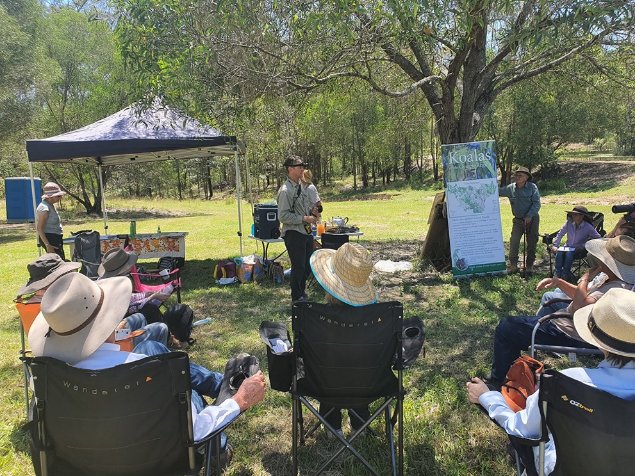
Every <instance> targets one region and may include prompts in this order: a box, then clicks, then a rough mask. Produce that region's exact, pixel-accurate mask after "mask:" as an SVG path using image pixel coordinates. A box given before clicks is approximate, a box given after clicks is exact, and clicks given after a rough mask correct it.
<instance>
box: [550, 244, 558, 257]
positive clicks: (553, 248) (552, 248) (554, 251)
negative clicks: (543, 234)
mask: <svg viewBox="0 0 635 476" xmlns="http://www.w3.org/2000/svg"><path fill="white" fill-rule="evenodd" d="M551 252H552V253H553V254H554V255H555V254H556V253H557V252H558V247H557V246H552V247H551Z"/></svg>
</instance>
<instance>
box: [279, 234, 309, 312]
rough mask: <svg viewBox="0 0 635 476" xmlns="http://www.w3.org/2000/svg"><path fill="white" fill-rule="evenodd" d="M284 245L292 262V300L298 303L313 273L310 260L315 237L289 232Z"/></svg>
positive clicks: (285, 236)
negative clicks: (307, 280) (310, 274)
mask: <svg viewBox="0 0 635 476" xmlns="http://www.w3.org/2000/svg"><path fill="white" fill-rule="evenodd" d="M284 245H285V246H286V247H287V251H288V252H289V259H290V260H291V283H290V286H291V300H292V301H296V300H298V299H300V298H301V297H302V295H303V294H304V290H305V288H306V279H307V278H308V276H309V273H310V272H311V266H310V265H309V258H311V253H313V235H305V234H304V233H300V232H298V231H294V230H290V231H287V232H286V233H285V234H284Z"/></svg>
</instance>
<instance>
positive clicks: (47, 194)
mask: <svg viewBox="0 0 635 476" xmlns="http://www.w3.org/2000/svg"><path fill="white" fill-rule="evenodd" d="M64 195H66V192H65V191H64V190H62V189H61V188H60V186H59V185H57V184H56V183H55V182H47V183H46V184H45V185H44V187H43V188H42V200H44V199H47V198H53V197H62V196H64Z"/></svg>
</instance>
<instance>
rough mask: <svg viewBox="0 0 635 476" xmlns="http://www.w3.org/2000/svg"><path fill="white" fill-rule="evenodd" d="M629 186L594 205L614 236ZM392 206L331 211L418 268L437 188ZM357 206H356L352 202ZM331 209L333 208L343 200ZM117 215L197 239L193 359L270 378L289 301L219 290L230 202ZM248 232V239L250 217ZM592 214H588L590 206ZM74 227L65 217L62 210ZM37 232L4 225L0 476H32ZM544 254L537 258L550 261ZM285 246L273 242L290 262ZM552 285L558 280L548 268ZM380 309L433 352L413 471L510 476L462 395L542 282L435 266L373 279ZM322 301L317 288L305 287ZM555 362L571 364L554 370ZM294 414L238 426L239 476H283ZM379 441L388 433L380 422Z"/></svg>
mask: <svg viewBox="0 0 635 476" xmlns="http://www.w3.org/2000/svg"><path fill="white" fill-rule="evenodd" d="M630 180H631V179H628V180H627V184H624V182H620V185H619V186H618V187H615V188H612V189H611V190H610V191H608V192H605V193H604V195H603V196H602V201H603V203H597V204H595V205H594V206H593V207H592V208H593V209H594V210H598V211H603V212H604V213H606V214H607V224H606V227H607V229H610V228H611V227H612V225H613V224H614V223H615V222H616V221H617V218H618V217H616V216H613V215H612V214H611V213H610V210H609V209H610V205H611V204H612V203H614V202H613V200H618V199H621V198H622V195H621V194H622V189H623V187H627V188H628V187H631V189H630V190H631V193H632V183H631V181H630ZM382 193H383V194H388V195H390V199H382V200H372V199H370V200H347V201H332V202H327V206H326V212H325V214H324V215H325V217H327V218H328V217H331V216H335V215H341V216H348V217H350V222H351V223H352V224H357V225H358V226H360V228H361V229H362V230H363V231H364V233H365V236H364V237H363V238H362V241H361V242H362V243H363V244H365V245H366V246H368V247H369V249H370V250H371V252H372V254H373V258H374V259H379V258H383V259H387V258H388V259H395V260H400V259H411V260H415V259H416V252H417V249H418V246H419V244H420V240H421V238H422V237H423V236H424V235H425V230H426V229H427V223H426V222H427V217H428V213H429V209H430V205H431V203H432V198H433V196H434V191H432V190H431V191H420V190H412V189H409V188H407V187H400V188H398V189H394V190H389V191H386V190H383V191H382ZM346 198H348V197H346ZM333 199H335V197H333ZM585 200H588V197H587V196H586V195H585V194H584V193H583V192H577V193H570V194H559V195H547V196H545V197H544V200H543V202H544V203H545V205H544V206H543V209H542V211H541V229H542V230H544V231H546V232H551V231H555V230H557V229H559V227H560V226H561V225H562V223H563V222H564V218H565V213H564V212H565V211H566V210H567V209H570V208H571V207H572V206H573V205H575V204H578V203H587V202H585ZM109 207H113V208H117V209H120V210H124V209H125V210H126V212H125V213H124V212H122V214H120V215H117V214H115V216H114V219H113V220H112V221H111V225H110V232H111V233H126V232H127V231H128V227H129V221H128V220H129V219H130V217H134V216H135V214H134V213H133V212H130V211H129V210H140V211H141V212H140V213H139V214H138V215H137V216H136V217H137V231H138V232H139V233H141V232H152V231H155V230H156V229H157V227H158V226H160V227H161V229H162V230H163V231H188V232H189V235H188V237H187V265H186V267H185V269H184V283H185V291H184V294H183V300H184V302H186V303H189V304H190V305H192V307H193V308H194V311H195V315H196V318H202V317H207V316H211V317H212V318H213V322H212V324H210V325H206V326H202V327H200V328H197V329H196V330H195V334H194V337H195V338H196V339H197V344H196V345H195V346H193V347H192V348H191V349H190V355H191V358H192V360H194V361H196V362H199V363H201V364H203V365H206V366H209V367H210V368H214V369H222V368H223V366H224V364H225V362H226V360H227V359H228V357H230V356H231V355H233V354H235V353H237V352H239V351H246V352H250V353H252V354H254V355H256V356H257V357H258V358H259V359H260V361H261V364H262V366H263V368H266V356H265V349H264V346H263V344H262V343H261V342H260V340H259V337H258V334H257V329H258V326H259V324H260V322H261V321H263V320H265V319H267V320H274V321H283V322H288V319H289V305H290V299H289V292H288V287H286V286H274V285H272V284H271V283H262V284H255V283H251V284H246V285H241V286H231V287H226V288H221V287H218V286H216V285H214V284H213V281H212V269H213V264H214V262H215V260H218V259H222V258H226V257H228V256H236V255H237V254H238V239H237V237H236V234H235V233H236V230H237V225H236V210H235V204H234V202H233V200H231V199H224V200H215V201H211V202H208V201H199V200H197V201H183V202H178V201H173V200H162V201H160V202H153V201H142V200H139V201H131V200H117V199H115V200H110V201H109ZM245 207H246V210H247V212H246V213H245V215H246V216H245V218H244V222H243V229H244V230H248V229H249V226H250V225H251V217H250V216H249V212H248V208H247V206H246V205H245ZM590 208H591V207H590ZM501 211H502V217H503V233H504V237H505V241H507V237H508V235H509V232H510V230H511V215H510V212H509V205H508V203H507V200H503V201H501ZM62 217H63V219H64V214H63V213H62ZM65 224H66V227H65V230H66V233H67V234H68V232H69V231H71V230H79V229H83V228H95V229H99V230H100V231H101V230H102V228H101V221H100V220H98V219H91V220H83V219H81V217H79V216H76V217H74V219H73V220H70V221H67V220H65ZM34 242H35V239H34V232H33V231H32V227H31V226H0V244H2V257H3V259H2V260H0V349H2V350H1V351H0V399H1V402H2V403H1V405H2V407H1V408H2V416H0V474H3V475H4V474H6V475H32V474H33V472H32V469H31V468H30V460H29V455H28V445H27V442H26V438H25V434H24V432H23V431H22V430H21V425H22V424H23V423H24V421H25V419H24V405H23V386H22V385H23V383H22V374H21V367H20V363H19V361H18V360H17V356H18V350H19V345H20V341H19V326H18V318H17V313H16V311H15V308H14V307H13V304H12V302H11V300H12V298H13V297H14V294H15V292H16V290H17V288H18V287H19V286H20V285H21V284H22V283H23V282H24V281H25V280H26V277H27V275H26V271H25V267H26V264H27V263H28V262H29V261H31V260H32V259H34V257H35V256H37V252H36V251H35V248H34ZM256 249H257V248H256V243H254V242H251V241H245V245H244V253H245V254H247V253H251V252H254V251H256ZM542 249H543V248H542V246H540V245H539V250H540V251H542ZM282 250H283V247H282V245H272V248H271V252H272V253H273V252H280V251H282ZM539 270H540V272H541V273H542V274H545V273H546V272H547V270H548V266H547V265H545V264H544V263H543V264H542V265H540V266H539ZM374 279H375V282H376V283H377V284H378V286H379V287H380V288H381V289H382V291H383V293H382V296H383V298H384V299H399V300H401V301H402V302H404V309H405V313H406V317H409V316H414V315H418V316H421V317H422V318H423V319H424V322H425V325H426V330H427V344H426V348H427V354H426V357H425V358H420V359H419V360H418V361H417V362H416V364H415V365H414V366H413V368H411V369H410V370H409V371H408V372H406V374H405V384H406V388H407V389H408V395H407V397H406V403H405V414H406V423H405V428H404V431H405V438H406V474H409V475H419V474H424V473H425V474H429V475H477V474H478V475H501V474H507V475H511V474H513V470H512V469H511V466H510V465H509V462H508V461H507V457H506V456H505V453H504V444H505V437H504V435H502V434H501V433H500V432H499V431H497V430H496V429H495V428H494V427H493V426H492V425H491V424H490V423H489V421H488V420H487V419H486V418H485V417H484V416H483V415H482V414H481V413H480V412H479V411H478V410H477V409H476V408H474V407H473V406H472V405H470V404H469V403H468V402H467V400H466V398H465V391H464V382H465V381H466V380H467V379H468V378H469V377H470V376H472V375H484V374H486V373H488V371H489V363H490V361H491V345H492V333H493V329H494V327H495V325H496V323H497V322H498V319H499V317H500V316H502V315H505V314H517V315H519V314H528V313H532V312H533V311H534V310H535V307H536V303H537V299H538V295H537V293H535V292H534V291H533V288H534V286H535V284H536V282H537V280H538V279H539V278H538V276H536V277H534V278H531V279H530V280H529V281H525V280H523V279H521V278H520V277H519V276H509V277H482V278H479V279H471V280H470V279H468V280H462V281H459V282H454V281H452V279H451V278H450V276H448V275H439V274H437V273H435V272H434V271H433V270H432V269H431V268H429V267H427V266H426V265H423V266H421V267H420V268H419V269H417V270H416V271H414V272H412V273H408V274H404V275H401V276H400V277H399V278H395V277H391V276H384V275H382V276H376V277H375V278H374ZM309 292H310V294H311V296H313V297H314V298H317V299H318V300H319V299H321V294H322V293H321V291H320V290H319V288H318V287H317V286H315V287H313V288H311V289H310V290H309ZM554 363H555V364H556V365H563V363H562V362H558V361H555V362H554ZM290 422H291V406H290V399H289V398H288V396H287V395H286V394H283V393H280V392H275V391H269V392H268V394H267V397H266V400H265V402H264V403H263V404H262V405H260V406H259V407H257V408H255V409H253V410H252V411H250V412H249V413H248V414H246V415H244V416H243V417H241V418H240V419H239V420H238V421H237V422H236V423H235V424H234V425H233V426H232V428H231V430H230V437H231V439H232V442H233V445H234V447H235V449H236V452H235V457H234V462H233V463H232V465H231V467H230V469H229V471H228V473H227V474H229V475H268V474H271V475H286V474H290V470H291V462H290V451H291V432H290V426H291V425H290ZM373 428H374V430H375V432H376V433H378V434H381V422H379V424H376V425H374V427H373ZM307 443H308V444H307V446H306V447H305V448H303V449H302V454H301V456H302V463H303V466H302V467H303V472H302V474H309V473H310V472H311V470H314V469H316V468H317V467H318V465H319V459H320V458H321V456H324V455H325V454H326V452H327V451H326V450H329V449H333V448H334V444H333V443H331V442H329V441H326V440H325V439H324V437H323V436H321V435H320V434H318V435H317V436H316V437H315V438H312V439H310V440H309V441H308V442H307ZM359 447H360V451H361V452H362V454H364V455H365V456H368V457H369V458H370V459H371V462H373V463H376V464H378V465H379V466H380V467H381V468H382V472H385V470H386V468H387V466H386V462H385V458H384V454H385V453H383V438H381V437H374V436H370V437H368V438H365V439H364V441H361V442H360V445H359ZM326 474H330V475H336V474H338V475H339V474H343V475H362V474H366V472H365V471H364V469H363V467H360V465H359V464H357V463H356V462H355V461H354V460H352V459H340V460H338V462H337V463H336V465H335V466H334V469H333V470H332V471H330V472H328V473H326Z"/></svg>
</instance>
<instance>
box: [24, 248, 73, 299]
mask: <svg viewBox="0 0 635 476" xmlns="http://www.w3.org/2000/svg"><path fill="white" fill-rule="evenodd" d="M81 267H82V264H81V263H69V262H67V261H64V260H63V259H62V258H61V257H60V256H59V255H57V254H55V253H46V254H43V255H42V256H40V257H39V258H38V259H36V260H35V261H33V262H31V263H29V264H27V265H26V269H27V270H28V272H29V280H28V281H27V283H26V284H25V285H24V286H22V287H21V288H20V289H19V290H18V296H22V295H23V294H29V293H34V292H36V291H39V290H40V289H44V288H45V287H47V286H50V285H51V284H53V283H54V282H55V280H56V279H58V278H59V277H60V276H63V275H65V274H68V273H72V272H74V271H77V270H78V269H79V268H81Z"/></svg>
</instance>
